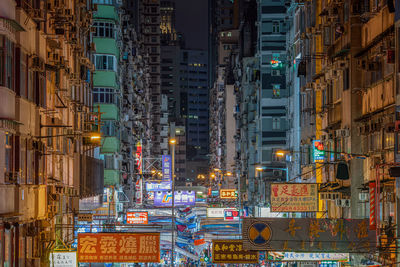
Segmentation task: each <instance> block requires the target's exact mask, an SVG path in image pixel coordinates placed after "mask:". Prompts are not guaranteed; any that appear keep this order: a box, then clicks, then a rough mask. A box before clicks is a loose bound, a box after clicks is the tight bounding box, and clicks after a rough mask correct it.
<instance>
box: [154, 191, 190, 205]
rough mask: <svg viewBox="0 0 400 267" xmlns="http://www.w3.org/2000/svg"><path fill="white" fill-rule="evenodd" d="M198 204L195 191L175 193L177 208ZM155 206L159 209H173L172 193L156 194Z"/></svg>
mask: <svg viewBox="0 0 400 267" xmlns="http://www.w3.org/2000/svg"><path fill="white" fill-rule="evenodd" d="M195 204H196V193H195V191H175V199H174V205H175V206H187V205H195ZM154 206H158V207H171V206H172V192H170V191H169V192H165V191H164V192H155V194H154Z"/></svg>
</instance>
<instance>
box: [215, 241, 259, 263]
mask: <svg viewBox="0 0 400 267" xmlns="http://www.w3.org/2000/svg"><path fill="white" fill-rule="evenodd" d="M212 243H213V244H212V262H213V263H258V251H246V250H244V249H243V240H223V239H217V240H213V241H212Z"/></svg>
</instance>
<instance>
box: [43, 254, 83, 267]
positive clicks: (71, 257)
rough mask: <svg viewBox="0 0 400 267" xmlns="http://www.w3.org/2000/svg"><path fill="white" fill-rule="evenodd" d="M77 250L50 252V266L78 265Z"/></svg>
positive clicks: (74, 266) (65, 266) (70, 266)
mask: <svg viewBox="0 0 400 267" xmlns="http://www.w3.org/2000/svg"><path fill="white" fill-rule="evenodd" d="M77 266H78V265H77V260H76V251H73V252H61V251H60V252H52V253H50V267H77Z"/></svg>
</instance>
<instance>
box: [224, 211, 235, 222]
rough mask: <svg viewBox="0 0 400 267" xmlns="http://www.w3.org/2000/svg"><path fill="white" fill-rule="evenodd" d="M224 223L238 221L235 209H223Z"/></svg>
mask: <svg viewBox="0 0 400 267" xmlns="http://www.w3.org/2000/svg"><path fill="white" fill-rule="evenodd" d="M224 220H225V221H239V211H238V210H237V209H225V210H224Z"/></svg>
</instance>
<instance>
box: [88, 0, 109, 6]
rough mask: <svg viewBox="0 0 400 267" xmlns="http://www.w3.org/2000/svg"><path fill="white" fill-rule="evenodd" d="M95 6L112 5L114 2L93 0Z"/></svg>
mask: <svg viewBox="0 0 400 267" xmlns="http://www.w3.org/2000/svg"><path fill="white" fill-rule="evenodd" d="M92 3H93V4H99V5H112V4H113V0H93V1H92Z"/></svg>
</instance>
